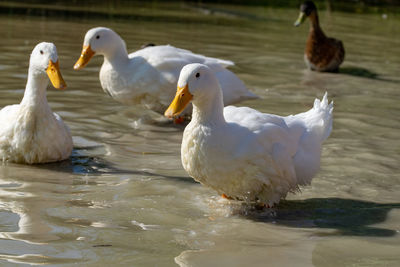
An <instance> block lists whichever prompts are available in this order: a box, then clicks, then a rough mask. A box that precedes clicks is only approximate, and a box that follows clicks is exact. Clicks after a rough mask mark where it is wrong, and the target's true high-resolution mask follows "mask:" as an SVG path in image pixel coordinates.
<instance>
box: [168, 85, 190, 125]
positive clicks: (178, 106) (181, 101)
mask: <svg viewBox="0 0 400 267" xmlns="http://www.w3.org/2000/svg"><path fill="white" fill-rule="evenodd" d="M192 99H193V95H192V94H191V93H190V92H189V86H188V85H186V86H185V87H179V86H178V89H177V90H176V95H175V98H174V100H172V102H171V104H170V105H169V107H168V109H167V110H166V111H165V113H164V116H166V117H168V118H172V117H175V116H177V115H179V114H180V113H181V112H182V111H183V110H184V109H185V108H186V106H187V105H188V104H189V102H190V101H191V100H192Z"/></svg>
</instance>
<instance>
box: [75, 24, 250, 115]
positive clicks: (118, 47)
mask: <svg viewBox="0 0 400 267" xmlns="http://www.w3.org/2000/svg"><path fill="white" fill-rule="evenodd" d="M95 54H99V55H103V56H104V62H103V65H102V67H101V70H100V82H101V86H102V87H103V90H104V91H105V92H106V93H108V94H109V95H110V96H112V97H113V98H114V99H115V100H117V101H119V102H121V103H124V104H138V103H140V104H143V105H145V106H146V107H147V108H149V109H152V110H154V111H156V112H159V113H163V112H164V110H165V108H166V107H168V105H169V103H171V100H172V99H173V97H174V95H175V90H176V83H177V81H178V77H179V72H180V71H181V69H182V67H183V66H185V65H186V64H189V63H203V64H205V65H207V66H209V67H210V68H211V69H212V70H213V71H214V72H215V73H216V76H217V79H218V81H219V83H220V85H221V88H222V91H223V95H224V103H225V105H229V104H233V103H237V102H239V101H243V100H246V99H253V98H257V96H256V95H255V94H253V93H251V92H250V91H248V90H247V88H246V87H245V85H244V84H243V82H242V81H241V80H240V79H239V78H238V77H237V76H236V75H235V74H233V73H232V72H231V71H229V70H227V69H226V67H228V66H231V65H234V63H233V62H231V61H227V60H221V59H218V58H210V57H205V56H202V55H198V54H194V53H192V52H191V51H188V50H184V49H179V48H176V47H173V46H170V45H160V46H148V47H145V48H143V49H140V50H138V51H136V52H134V53H131V54H129V55H128V53H127V50H126V45H125V42H124V41H123V40H122V38H121V37H120V36H119V35H118V34H117V33H115V32H114V31H113V30H111V29H108V28H104V27H97V28H93V29H91V30H89V31H88V32H87V33H86V35H85V40H84V42H83V49H82V53H81V56H80V58H79V59H78V61H77V62H76V64H75V66H74V69H76V70H78V69H81V68H83V67H85V65H86V64H87V63H88V62H89V61H90V59H91V58H92V57H93V55H95Z"/></svg>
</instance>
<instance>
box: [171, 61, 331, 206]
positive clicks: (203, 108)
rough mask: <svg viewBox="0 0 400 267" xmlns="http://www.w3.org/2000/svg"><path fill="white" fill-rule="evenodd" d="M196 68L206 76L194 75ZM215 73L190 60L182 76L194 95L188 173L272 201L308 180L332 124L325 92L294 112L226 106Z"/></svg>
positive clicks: (226, 190)
mask: <svg viewBox="0 0 400 267" xmlns="http://www.w3.org/2000/svg"><path fill="white" fill-rule="evenodd" d="M195 73H200V77H201V79H202V81H200V80H196V79H195V78H193V77H194V75H195ZM213 75H214V74H213V72H212V70H211V69H209V68H207V67H205V66H204V65H201V64H190V65H188V66H185V67H184V68H183V69H182V72H181V77H184V78H182V80H181V79H180V80H179V85H180V86H183V85H188V88H189V91H190V92H191V94H192V95H193V101H192V102H193V115H192V121H191V122H190V123H189V125H188V126H187V127H186V128H185V131H184V135H183V140H182V146H181V157H182V164H183V167H184V168H185V170H186V171H187V172H188V173H189V175H190V176H191V177H193V178H194V179H196V180H197V181H199V182H201V183H202V184H204V185H207V186H209V187H211V188H213V189H215V190H216V191H217V192H218V193H220V194H225V195H227V196H229V197H233V198H237V199H243V200H247V201H255V200H259V201H261V202H263V203H266V204H271V205H272V204H274V203H278V202H279V200H280V199H281V198H284V197H285V196H286V195H287V193H288V192H292V191H296V190H297V189H298V186H299V185H304V184H309V183H310V181H311V179H312V177H313V176H314V175H315V174H316V172H317V171H318V169H319V166H320V155H321V145H322V142H323V141H324V140H325V139H326V138H327V137H328V136H329V134H330V131H331V129H332V110H333V104H332V103H331V104H328V100H327V94H325V96H324V98H323V100H322V102H320V101H319V100H318V99H316V100H315V103H314V107H313V108H312V109H310V110H309V111H307V112H304V113H300V114H297V115H294V116H287V117H281V116H277V115H271V114H264V113H261V112H259V111H257V110H254V109H251V108H248V107H234V106H228V107H225V108H224V109H223V107H222V99H221V92H220V88H219V86H218V82H217V81H216V79H215V78H212V76H213Z"/></svg>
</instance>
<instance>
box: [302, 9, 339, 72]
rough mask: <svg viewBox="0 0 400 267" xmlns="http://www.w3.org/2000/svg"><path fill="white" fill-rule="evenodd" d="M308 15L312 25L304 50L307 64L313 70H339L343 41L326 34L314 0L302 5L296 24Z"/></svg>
mask: <svg viewBox="0 0 400 267" xmlns="http://www.w3.org/2000/svg"><path fill="white" fill-rule="evenodd" d="M307 17H308V18H309V19H310V23H311V27H310V32H309V34H308V38H307V43H306V49H305V51H304V61H305V62H306V65H307V66H308V68H309V69H311V70H316V71H331V72H337V71H338V70H339V65H340V64H342V62H343V59H344V47H343V43H342V41H340V40H337V39H334V38H329V37H327V36H326V35H325V34H324V32H323V31H322V29H321V27H320V26H319V21H318V14H317V8H316V6H315V4H314V3H313V2H312V1H306V2H304V3H303V4H302V5H301V6H300V15H299V18H298V19H297V21H296V22H295V23H294V26H296V27H297V26H299V25H300V24H301V23H303V22H304V20H305V19H306V18H307Z"/></svg>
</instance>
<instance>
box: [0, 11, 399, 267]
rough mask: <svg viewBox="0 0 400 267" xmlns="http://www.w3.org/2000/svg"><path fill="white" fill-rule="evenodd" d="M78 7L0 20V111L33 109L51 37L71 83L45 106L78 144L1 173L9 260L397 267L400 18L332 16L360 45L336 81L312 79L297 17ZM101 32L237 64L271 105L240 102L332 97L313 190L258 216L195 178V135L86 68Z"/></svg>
mask: <svg viewBox="0 0 400 267" xmlns="http://www.w3.org/2000/svg"><path fill="white" fill-rule="evenodd" d="M146 5H147V4H146ZM85 8H86V7H85ZM53 9H54V8H53ZM70 9H71V11H69V12H70V13H71V14H72V15H71V16H63V17H57V16H51V17H46V16H40V17H36V16H19V15H15V16H13V15H5V14H4V13H2V14H3V15H1V16H0V34H1V36H2V40H3V42H2V43H1V44H0V47H1V49H2V52H1V53H0V80H1V81H2V82H1V83H0V92H1V95H2V97H1V98H0V107H3V106H5V105H9V104H14V103H18V102H19V101H20V100H21V98H22V94H23V89H24V86H25V83H26V74H27V66H28V59H29V53H30V52H31V50H32V48H33V47H34V45H35V44H36V43H37V42H39V41H52V42H54V43H55V44H56V45H57V50H58V51H59V57H60V67H61V71H62V73H63V76H64V78H65V80H66V82H67V84H68V88H67V90H65V91H62V92H61V91H56V90H54V89H52V88H49V90H48V100H49V103H50V105H51V107H52V108H53V110H54V111H55V112H57V113H58V114H60V115H61V116H62V117H63V119H64V121H65V122H66V123H67V124H68V125H69V126H70V128H71V131H72V134H73V136H74V144H75V149H74V152H73V155H72V156H71V158H70V159H69V160H67V161H64V162H59V163H52V164H44V165H35V166H25V165H17V164H10V163H9V164H3V165H2V166H0V264H1V265H3V264H7V263H8V262H18V263H28V264H58V263H60V264H78V265H89V266H97V265H104V266H107V265H111V264H118V265H123V266H156V265H157V266H159V265H162V266H176V264H177V263H178V264H180V265H181V266H227V265H229V266H245V265H248V266H269V265H271V266H293V265H296V266H311V265H315V266H346V265H347V266H349V265H353V266H354V265H377V264H381V265H386V266H395V265H398V262H399V261H400V256H399V255H398V246H399V244H400V240H399V231H400V228H399V221H400V211H399V203H400V197H399V194H398V192H399V190H400V177H399V175H398V172H399V162H400V153H399V145H400V143H399V142H400V141H399V138H398V137H399V133H400V124H399V120H398V117H399V115H400V108H399V105H398V101H399V98H400V90H399V89H400V88H399V83H400V79H399V77H398V70H399V69H400V57H398V56H397V55H398V54H399V53H398V52H399V51H398V47H400V39H399V38H397V37H398V36H399V33H400V32H399V31H400V27H399V24H400V21H399V19H398V17H395V16H392V15H391V14H389V16H388V17H387V18H386V19H382V17H381V16H377V15H373V14H350V13H348V14H346V13H340V12H330V13H328V12H325V11H321V12H320V17H321V22H322V23H323V27H324V29H326V32H327V33H329V34H330V35H332V36H335V37H337V38H339V39H341V40H343V42H344V44H345V47H346V51H347V55H346V60H345V62H344V64H343V68H342V69H341V71H340V72H339V73H336V74H333V73H316V72H311V71H308V70H306V69H305V66H304V62H303V49H304V43H305V39H306V35H307V31H308V29H307V27H303V28H301V29H298V28H294V27H292V23H293V20H294V19H295V18H296V16H297V15H298V10H297V7H296V8H293V9H289V8H288V9H275V8H259V7H251V6H249V7H237V6H221V5H219V6H211V5H208V6H206V8H205V7H204V6H203V7H202V8H198V7H193V6H190V5H186V4H185V5H181V4H172V5H169V4H158V5H155V6H154V8H152V5H147V6H142V7H137V6H136V8H131V9H126V10H123V11H121V10H114V11H113V12H117V13H118V12H125V13H124V14H125V15H124V16H121V17H117V16H114V17H113V16H111V17H104V16H103V15H101V16H96V15H94V16H91V15H90V14H91V12H86V13H85V15H84V16H83V17H80V16H75V15H73V14H75V12H78V11H76V10H74V8H72V7H71V8H70ZM107 10H108V9H107V8H106V7H104V6H102V5H99V6H98V9H96V8H93V10H92V13H96V12H98V13H99V14H107V12H108V11H107ZM333 10H335V9H333ZM49 12H50V11H49ZM51 12H53V11H51ZM51 12H50V13H51ZM79 12H80V11H79ZM79 12H78V13H79ZM129 12H134V14H136V15H134V16H129V15H128V14H129ZM33 13H34V12H33ZM50 13H48V14H50ZM24 14H25V13H24ZM46 14H47V13H46ZM79 14H82V13H79ZM182 22H185V23H182ZM349 25H351V26H352V27H349ZM94 26H107V27H110V28H113V29H115V30H116V31H117V32H118V33H119V34H120V35H121V36H122V37H123V38H124V39H125V41H126V43H127V47H128V50H129V51H133V50H135V49H138V48H139V47H140V46H141V45H143V44H147V43H156V44H166V43H170V44H172V45H175V46H178V47H182V48H186V49H190V50H192V51H193V52H196V53H201V54H206V55H208V56H213V57H220V58H225V59H230V60H233V61H235V63H236V66H235V67H234V68H232V70H233V71H234V72H235V73H237V74H238V75H239V77H240V78H242V79H243V80H244V82H245V83H246V85H247V86H248V87H249V88H250V89H251V90H252V91H254V92H255V93H256V94H257V95H259V96H261V98H260V99H257V100H255V101H248V102H247V103H243V104H244V105H249V106H251V107H254V108H257V109H259V110H261V111H263V112H270V113H277V114H281V115H288V114H293V113H298V112H302V111H304V110H305V109H307V108H309V107H310V105H311V104H312V102H313V99H314V98H315V97H319V98H320V97H321V96H322V95H323V93H324V92H325V91H328V94H329V96H330V97H331V98H332V99H333V100H334V103H335V110H334V126H333V132H332V135H331V137H330V138H329V139H328V140H327V142H326V143H325V145H324V149H323V156H322V163H321V171H320V173H319V174H318V175H317V177H316V178H315V179H314V180H313V183H312V186H310V187H305V188H303V189H302V191H303V192H302V194H298V195H291V196H289V198H288V200H286V201H283V202H282V203H281V204H280V205H279V206H277V207H275V208H274V209H261V210H257V209H254V207H246V206H243V203H236V202H227V201H225V200H221V199H220V198H219V196H217V195H216V193H215V192H214V191H212V190H210V189H208V188H205V187H203V186H201V185H200V184H198V183H196V182H194V181H193V179H191V178H189V177H188V176H187V174H186V173H185V172H184V171H183V169H182V167H181V163H180V157H179V153H180V141H181V137H182V127H180V126H173V125H170V124H168V123H167V122H166V120H165V119H164V118H162V117H160V116H159V115H158V114H155V113H153V112H149V111H147V110H144V109H143V108H141V107H127V106H123V105H121V104H119V103H117V102H115V101H113V100H112V99H111V98H110V97H108V96H107V95H106V94H104V93H103V91H102V89H101V87H100V83H99V80H98V71H99V67H100V65H101V58H100V57H97V58H94V59H93V60H92V61H91V62H90V63H89V65H88V66H87V67H86V68H85V70H84V71H80V72H75V71H73V69H72V66H73V64H74V62H75V60H76V58H77V56H78V55H79V53H80V51H81V45H82V38H83V36H84V34H85V33H86V31H87V30H88V29H89V28H92V27H94ZM161 263H162V264H161Z"/></svg>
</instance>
